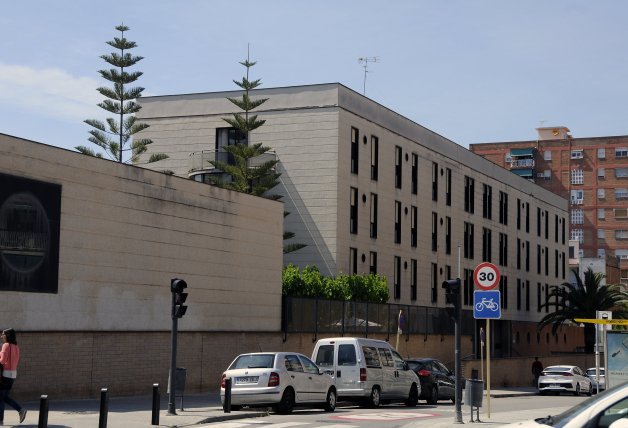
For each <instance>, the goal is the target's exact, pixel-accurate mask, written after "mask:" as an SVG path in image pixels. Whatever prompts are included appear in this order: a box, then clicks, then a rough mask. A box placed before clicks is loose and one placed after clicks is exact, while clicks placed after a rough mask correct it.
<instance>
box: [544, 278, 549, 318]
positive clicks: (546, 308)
mask: <svg viewBox="0 0 628 428" xmlns="http://www.w3.org/2000/svg"><path fill="white" fill-rule="evenodd" d="M549 300H550V297H549V286H548V285H547V283H545V312H546V313H547V312H549V306H550V305H549Z"/></svg>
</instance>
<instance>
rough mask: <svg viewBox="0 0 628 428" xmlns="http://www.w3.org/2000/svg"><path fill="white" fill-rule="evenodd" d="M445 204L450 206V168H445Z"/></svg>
mask: <svg viewBox="0 0 628 428" xmlns="http://www.w3.org/2000/svg"><path fill="white" fill-rule="evenodd" d="M445 205H447V206H448V207H450V206H451V169H450V168H445Z"/></svg>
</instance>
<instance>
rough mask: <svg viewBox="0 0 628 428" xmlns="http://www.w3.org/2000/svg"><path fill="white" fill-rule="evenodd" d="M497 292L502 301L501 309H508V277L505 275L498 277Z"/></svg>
mask: <svg viewBox="0 0 628 428" xmlns="http://www.w3.org/2000/svg"><path fill="white" fill-rule="evenodd" d="M499 291H500V295H501V300H502V302H501V303H502V309H508V277H507V276H506V275H502V276H500V277H499Z"/></svg>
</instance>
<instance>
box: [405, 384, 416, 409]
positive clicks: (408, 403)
mask: <svg viewBox="0 0 628 428" xmlns="http://www.w3.org/2000/svg"><path fill="white" fill-rule="evenodd" d="M418 402H419V390H418V389H417V387H416V384H415V383H413V384H412V386H411V387H410V394H409V395H408V399H407V400H406V406H408V407H416V405H417V404H418Z"/></svg>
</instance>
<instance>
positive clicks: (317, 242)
mask: <svg viewBox="0 0 628 428" xmlns="http://www.w3.org/2000/svg"><path fill="white" fill-rule="evenodd" d="M240 94H241V92H218V93H198V94H187V95H171V96H154V97H142V98H141V99H140V100H139V102H140V103H141V105H142V110H141V111H140V112H139V114H138V118H139V119H140V120H141V121H142V122H145V123H148V124H149V125H150V127H149V128H148V129H147V130H146V131H144V132H143V137H146V138H150V139H152V140H153V144H152V145H151V146H150V149H149V153H147V154H146V156H150V153H151V152H163V153H167V154H168V155H169V156H170V158H169V159H167V160H165V161H161V162H159V163H157V164H151V165H150V166H149V167H151V168H153V167H154V168H157V169H170V170H173V171H174V172H175V174H177V175H179V176H182V177H189V178H192V179H197V180H200V181H202V180H203V176H204V175H205V174H212V173H215V172H216V171H215V170H213V168H212V166H211V165H210V164H209V163H208V162H207V160H208V159H214V158H216V157H217V158H219V157H220V156H222V155H223V151H222V147H223V145H225V144H230V143H231V142H233V141H234V140H236V139H238V138H243V136H237V135H235V130H234V129H230V128H229V125H227V123H226V122H224V121H223V119H222V118H225V117H229V116H230V115H231V113H233V111H234V107H233V105H232V104H231V103H230V102H229V101H227V99H226V97H237V96H239V95H240ZM251 95H252V97H254V98H256V97H264V98H268V101H267V102H266V103H264V104H263V105H262V106H261V107H259V108H258V109H256V110H255V114H258V115H259V118H260V119H264V120H266V124H265V125H264V126H262V127H261V128H259V129H258V130H256V131H255V132H253V133H252V134H251V135H249V136H248V139H249V141H248V142H249V143H258V142H262V143H264V145H267V146H270V147H271V148H272V149H273V151H274V153H275V155H276V156H277V158H278V160H279V164H278V168H279V170H280V172H281V173H282V177H281V180H282V184H281V189H280V190H279V192H278V193H282V194H283V195H284V198H283V201H284V202H285V205H286V211H289V212H290V213H291V214H290V215H289V216H288V217H286V222H285V229H286V230H291V231H294V232H296V237H295V240H296V241H298V242H303V243H306V244H307V245H308V246H307V247H306V248H304V249H302V250H299V251H297V252H295V253H292V254H287V255H286V256H285V258H284V263H294V264H297V265H300V266H305V265H307V264H309V265H316V266H318V267H319V268H320V269H321V271H322V272H324V273H326V274H331V275H336V274H338V273H340V272H344V273H368V272H376V273H379V274H382V275H384V276H386V277H387V278H388V281H389V287H390V296H391V302H399V303H402V304H409V305H429V306H434V307H444V306H445V296H444V290H443V289H442V288H441V283H442V281H443V280H445V279H448V278H455V277H457V276H460V277H461V278H462V280H463V284H464V286H463V304H464V306H463V307H464V309H466V310H471V309H472V304H473V289H474V285H473V278H472V277H473V270H474V268H475V267H476V266H477V265H478V264H479V263H481V262H482V261H491V262H493V263H494V264H496V265H497V266H498V267H499V269H500V271H501V283H500V289H501V291H502V296H501V299H502V302H501V303H502V308H503V312H502V321H501V323H499V322H498V323H496V324H497V325H498V327H497V328H498V329H500V327H499V325H501V326H504V327H503V331H502V333H503V335H504V341H505V342H506V341H507V342H510V340H511V337H510V336H509V335H510V334H511V329H510V324H508V323H510V322H512V321H522V322H528V324H529V325H533V326H536V324H534V323H535V322H536V321H538V320H539V319H540V318H541V316H542V315H544V314H545V310H544V311H543V312H541V310H540V309H539V306H540V305H541V304H543V303H544V302H545V299H546V295H547V293H548V287H549V286H550V285H553V284H559V283H561V282H563V281H564V280H565V278H566V271H567V270H568V266H567V262H568V261H567V251H568V245H567V241H568V230H567V221H568V218H567V211H566V210H567V201H566V200H565V199H563V198H562V197H558V196H557V195H555V194H554V193H552V192H550V191H548V190H546V189H543V188H542V187H540V186H537V185H535V184H534V183H531V182H530V181H528V180H526V179H525V178H522V177H518V176H516V175H514V174H512V173H510V172H509V171H508V170H507V169H504V168H501V167H498V166H496V165H495V164H494V163H492V162H490V161H488V160H486V159H484V158H482V157H481V156H478V155H476V154H474V153H472V152H470V151H469V150H467V149H465V148H463V147H461V146H459V145H457V144H456V143H454V142H452V141H450V140H448V139H447V138H445V137H443V136H441V135H438V134H436V133H434V132H432V131H430V130H429V129H426V128H424V127H423V126H421V125H419V124H417V123H415V122H413V121H411V120H409V119H407V118H405V117H403V116H401V115H399V114H397V113H395V112H394V111H392V110H390V109H388V108H386V107H384V106H382V105H379V104H377V103H376V102H373V101H372V100H370V99H368V98H366V97H364V96H362V95H360V94H358V93H356V92H354V91H352V90H350V89H348V88H346V87H345V86H343V85H340V84H322V85H311V86H299V87H287V88H270V89H262V90H256V91H253V92H252V94H251ZM201 159H202V160H201ZM561 342H562V341H561ZM541 346H542V344H541Z"/></svg>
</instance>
